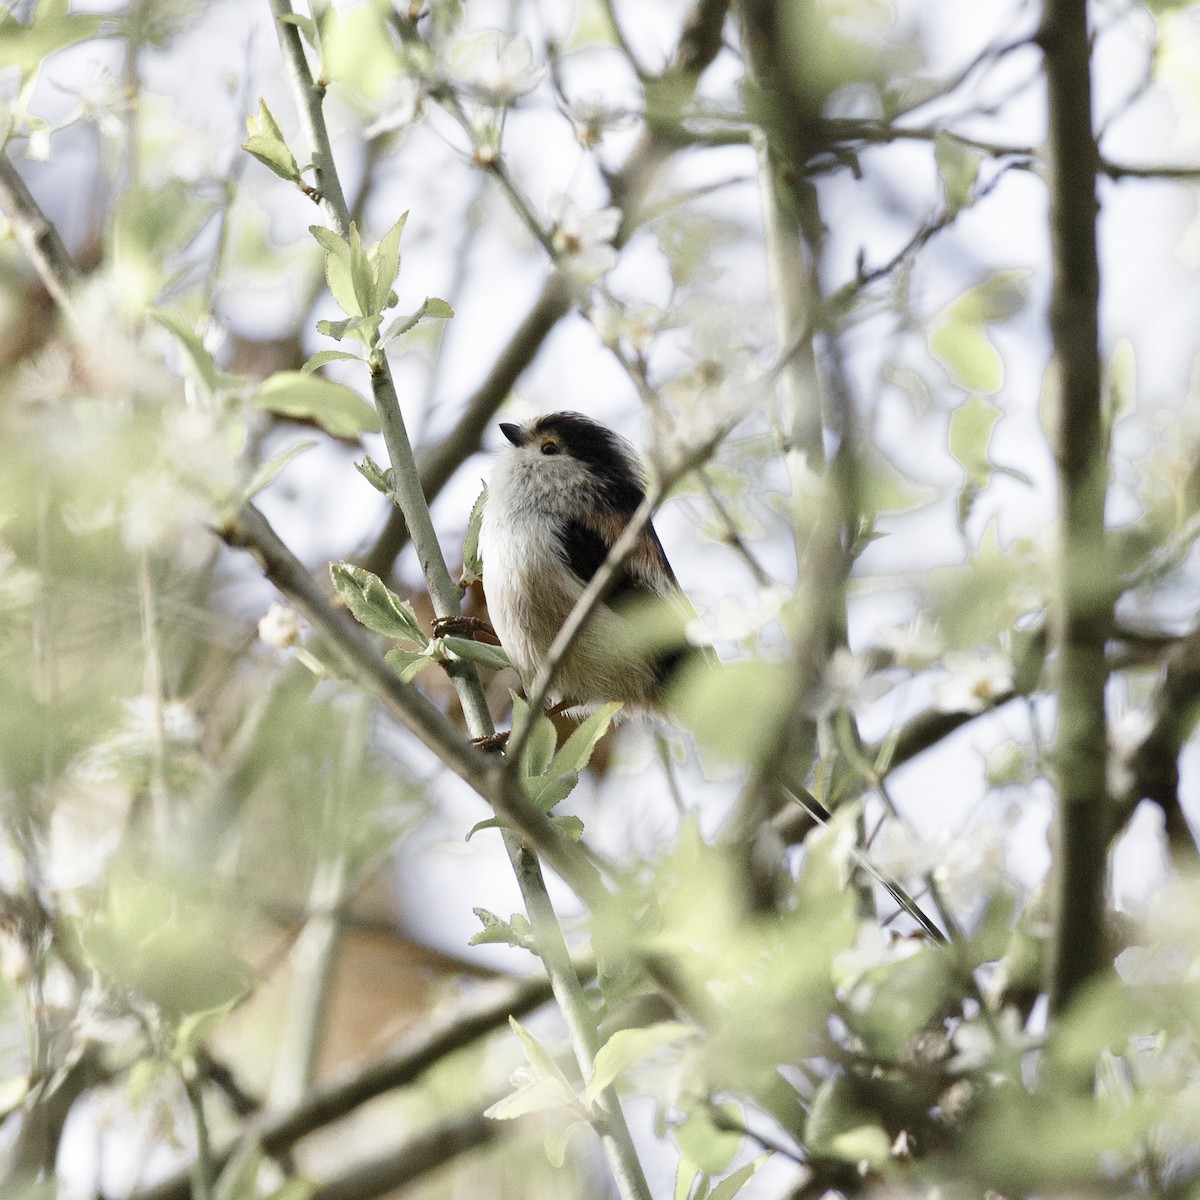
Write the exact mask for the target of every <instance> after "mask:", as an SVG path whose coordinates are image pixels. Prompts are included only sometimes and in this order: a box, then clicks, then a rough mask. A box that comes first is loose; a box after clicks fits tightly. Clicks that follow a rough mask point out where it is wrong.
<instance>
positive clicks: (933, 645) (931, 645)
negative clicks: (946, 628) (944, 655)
mask: <svg viewBox="0 0 1200 1200" xmlns="http://www.w3.org/2000/svg"><path fill="white" fill-rule="evenodd" d="M876 640H877V641H878V643H879V646H880V647H881V649H884V650H887V651H889V652H890V653H891V655H892V657H893V659H894V660H895V662H896V665H897V666H900V667H904V668H905V669H906V670H909V671H924V670H926V669H927V668H928V667H930V666H932V665H933V664H934V663H935V662H936V661H937V659H938V657H939V655H940V654H941V652H942V639H941V638H940V637H939V636H938V629H937V625H936V624H935V623H934V622H933V621H931V620H930V619H929V617H928V616H927V615H926V614H925V613H923V612H919V613H917V614H916V616H914V617H913V619H912V620H911V621H909V622H908V623H907V624H905V625H885V626H884V627H883V628H882V629H880V630H879V633H878V634H877V637H876Z"/></svg>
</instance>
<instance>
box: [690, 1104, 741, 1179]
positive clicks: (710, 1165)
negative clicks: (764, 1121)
mask: <svg viewBox="0 0 1200 1200" xmlns="http://www.w3.org/2000/svg"><path fill="white" fill-rule="evenodd" d="M715 1107H716V1108H717V1109H718V1111H724V1112H727V1113H728V1114H729V1115H730V1116H731V1117H732V1118H733V1119H734V1120H735V1121H737V1122H738V1123H739V1124H740V1123H741V1121H742V1120H743V1116H742V1109H741V1105H738V1104H733V1103H725V1104H719V1105H716V1106H715ZM675 1141H676V1142H677V1143H678V1144H679V1150H680V1152H681V1153H682V1155H683V1157H684V1158H685V1159H686V1160H687V1161H688V1162H689V1163H693V1164H694V1165H695V1166H696V1167H697V1168H699V1169H700V1170H701V1171H703V1172H704V1173H705V1174H706V1175H719V1174H720V1173H721V1172H722V1171H726V1170H728V1169H729V1165H730V1163H732V1162H733V1160H734V1158H736V1157H737V1152H738V1151H739V1150H740V1149H741V1146H742V1135H741V1134H740V1133H737V1132H735V1131H733V1130H729V1129H721V1128H719V1127H718V1126H717V1124H716V1122H715V1121H714V1120H713V1114H712V1111H711V1109H710V1108H709V1107H708V1106H707V1105H705V1106H703V1107H700V1108H697V1109H695V1110H693V1111H692V1112H690V1113H688V1115H687V1118H686V1120H685V1121H684V1122H683V1124H682V1125H680V1126H679V1127H678V1128H677V1129H676V1130H675Z"/></svg>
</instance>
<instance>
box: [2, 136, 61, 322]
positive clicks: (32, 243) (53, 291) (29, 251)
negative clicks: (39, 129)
mask: <svg viewBox="0 0 1200 1200" xmlns="http://www.w3.org/2000/svg"><path fill="white" fill-rule="evenodd" d="M0 210H2V211H3V212H4V215H5V216H6V217H7V218H8V223H9V224H10V225H11V226H12V228H13V232H14V233H15V234H16V235H17V240H18V241H19V242H20V243H21V249H22V250H24V252H25V256H26V258H28V259H29V262H30V265H31V266H32V267H33V269H34V270H35V271H36V272H37V273H38V278H40V279H41V281H42V283H44V284H45V285H46V291H48V292H49V293H50V296H51V298H52V299H53V300H54V303H55V304H57V305H58V307H59V308H60V309H61V310H62V312H63V313H64V315H66V316H67V317H68V318H70V317H71V316H72V304H71V291H72V290H73V289H74V287H75V285H76V284H77V283H78V282H79V271H78V270H77V268H76V266H75V263H74V262H73V261H72V259H71V256H70V254H68V253H67V248H66V246H64V245H63V241H62V238H61V237H59V234H58V230H57V228H55V226H54V223H53V222H52V221H50V220H49V219H48V218H47V217H46V214H45V213H43V212H42V210H41V208H39V207H38V203H37V201H36V200H34V198H33V196H32V194H31V193H30V191H29V189H28V188H27V187H26V186H25V180H23V179H22V178H21V176H20V173H19V172H18V171H17V168H16V167H14V166H13V164H12V161H11V159H9V157H8V155H7V154H6V153H4V152H3V151H0Z"/></svg>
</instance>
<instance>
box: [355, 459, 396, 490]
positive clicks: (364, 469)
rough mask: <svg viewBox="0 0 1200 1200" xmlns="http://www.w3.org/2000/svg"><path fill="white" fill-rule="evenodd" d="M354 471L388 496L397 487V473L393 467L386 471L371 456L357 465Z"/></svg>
mask: <svg viewBox="0 0 1200 1200" xmlns="http://www.w3.org/2000/svg"><path fill="white" fill-rule="evenodd" d="M354 469H355V470H356V471H357V472H358V473H359V474H360V475H361V476H362V477H363V478H364V479H365V480H366V481H367V482H368V483H369V484H370V485H371V486H372V487H373V488H374V489H375V490H376V491H377V492H379V493H381V494H382V495H384V496H386V495H387V494H388V493H389V492H390V491H391V490H392V488H393V487H394V486H395V473H394V472H393V471H392V468H391V467H388V468H387V470H384V468H383V467H381V466H380V465H379V464H378V463H377V462H376V461H375V460H374V459H373V458H371V457H370V455H368V456H366V457H365V458H364V459H363V460H362V462H360V463H355V464H354Z"/></svg>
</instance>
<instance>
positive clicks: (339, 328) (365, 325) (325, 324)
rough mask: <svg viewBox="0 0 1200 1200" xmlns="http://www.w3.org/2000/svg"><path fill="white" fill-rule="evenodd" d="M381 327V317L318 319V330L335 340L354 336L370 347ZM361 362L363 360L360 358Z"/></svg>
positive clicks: (356, 339)
mask: <svg viewBox="0 0 1200 1200" xmlns="http://www.w3.org/2000/svg"><path fill="white" fill-rule="evenodd" d="M378 329H379V317H346V319H345V320H342V321H318V322H317V332H318V333H323V334H324V335H325V336H326V337H331V338H333V340H334V341H335V342H340V341H341V340H342V339H343V338H347V337H349V338H353V339H354V340H355V341H358V342H362V344H363V345H364V346H366V347H367V348H368V349H369V348H370V347H371V346H373V345H374V344H375V334H376V332H377V331H378ZM359 361H360V362H361V361H363V360H361V359H360V360H359Z"/></svg>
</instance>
